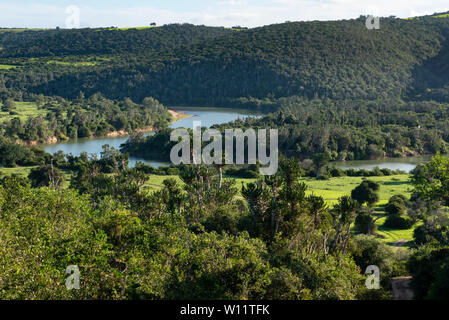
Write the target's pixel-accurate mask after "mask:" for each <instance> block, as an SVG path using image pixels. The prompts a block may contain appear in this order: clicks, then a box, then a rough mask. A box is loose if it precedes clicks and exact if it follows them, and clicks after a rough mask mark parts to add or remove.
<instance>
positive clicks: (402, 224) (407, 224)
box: [384, 215, 414, 230]
mask: <svg viewBox="0 0 449 320" xmlns="http://www.w3.org/2000/svg"><path fill="white" fill-rule="evenodd" d="M413 225H414V223H413V220H412V219H411V218H410V217H404V216H400V215H390V216H389V217H388V218H387V220H386V221H385V223H384V227H385V228H391V229H401V230H407V229H410V228H411V227H413Z"/></svg>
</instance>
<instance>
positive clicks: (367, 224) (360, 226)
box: [355, 208, 377, 234]
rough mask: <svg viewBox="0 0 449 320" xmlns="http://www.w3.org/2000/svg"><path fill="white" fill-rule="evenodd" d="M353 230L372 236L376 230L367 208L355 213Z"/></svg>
mask: <svg viewBox="0 0 449 320" xmlns="http://www.w3.org/2000/svg"><path fill="white" fill-rule="evenodd" d="M355 229H356V231H357V232H358V233H363V234H374V233H375V232H376V230H377V226H376V224H375V223H374V219H373V217H372V216H371V214H370V212H369V209H368V208H361V209H359V211H358V212H357V217H356V218H355Z"/></svg>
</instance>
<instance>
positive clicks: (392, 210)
mask: <svg viewBox="0 0 449 320" xmlns="http://www.w3.org/2000/svg"><path fill="white" fill-rule="evenodd" d="M385 212H386V213H387V214H388V215H391V216H394V215H397V216H401V215H403V214H404V213H405V204H404V203H403V202H399V201H391V200H390V202H388V204H387V205H386V207H385Z"/></svg>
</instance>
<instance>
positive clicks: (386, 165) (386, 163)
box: [331, 156, 431, 173]
mask: <svg viewBox="0 0 449 320" xmlns="http://www.w3.org/2000/svg"><path fill="white" fill-rule="evenodd" d="M429 160H431V157H430V156H423V157H412V158H394V159H392V158H388V159H382V160H359V161H337V162H332V163H331V165H333V166H335V167H337V168H340V169H343V170H347V169H355V170H361V169H366V170H372V169H374V168H376V167H379V169H390V170H401V171H405V172H407V173H410V171H412V170H413V169H415V168H416V166H417V165H418V164H421V163H425V162H427V161H429Z"/></svg>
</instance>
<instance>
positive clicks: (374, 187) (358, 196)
mask: <svg viewBox="0 0 449 320" xmlns="http://www.w3.org/2000/svg"><path fill="white" fill-rule="evenodd" d="M379 189H380V185H379V184H378V183H377V182H374V181H371V180H365V181H363V182H362V183H361V184H360V185H359V186H358V187H356V188H355V189H354V190H352V192H351V197H352V199H354V200H356V201H357V202H358V203H359V204H360V205H364V204H366V205H367V206H368V207H372V206H373V205H374V204H375V203H376V202H378V201H379Z"/></svg>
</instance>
